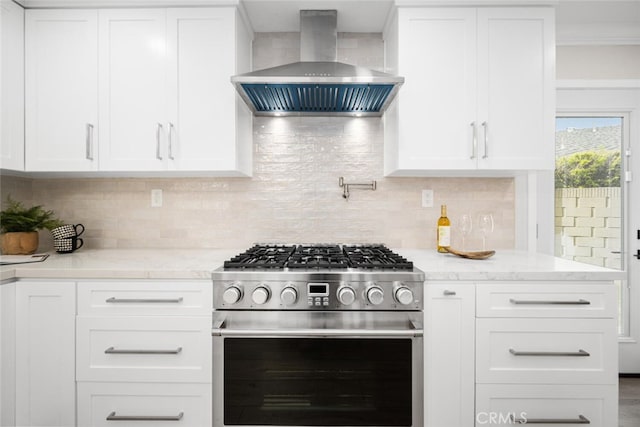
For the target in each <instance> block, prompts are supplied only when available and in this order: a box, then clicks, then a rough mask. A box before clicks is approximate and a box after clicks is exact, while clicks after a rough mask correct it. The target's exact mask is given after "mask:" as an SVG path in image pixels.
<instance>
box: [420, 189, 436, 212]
mask: <svg viewBox="0 0 640 427" xmlns="http://www.w3.org/2000/svg"><path fill="white" fill-rule="evenodd" d="M422 207H423V208H432V207H433V190H422Z"/></svg>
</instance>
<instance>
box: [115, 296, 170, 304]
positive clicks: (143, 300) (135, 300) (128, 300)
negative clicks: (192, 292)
mask: <svg viewBox="0 0 640 427" xmlns="http://www.w3.org/2000/svg"><path fill="white" fill-rule="evenodd" d="M105 302H110V303H160V304H163V303H174V304H180V303H181V302H182V297H180V298H164V299H163V298H158V299H153V298H116V297H111V298H107V299H106V300H105Z"/></svg>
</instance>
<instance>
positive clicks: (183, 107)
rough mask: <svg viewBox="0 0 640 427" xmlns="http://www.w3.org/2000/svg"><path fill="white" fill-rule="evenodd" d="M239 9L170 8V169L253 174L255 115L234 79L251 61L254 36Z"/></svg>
mask: <svg viewBox="0 0 640 427" xmlns="http://www.w3.org/2000/svg"><path fill="white" fill-rule="evenodd" d="M236 14H237V12H236V10H235V9H233V8H221V9H214V8H209V9H169V10H168V11H167V35H168V38H167V58H168V66H169V68H168V72H167V75H168V99H169V111H168V115H169V122H168V125H167V126H168V128H167V129H166V132H167V136H168V145H167V147H168V152H167V157H168V161H169V169H172V170H183V171H186V170H211V169H214V170H218V171H228V172H229V173H232V172H233V171H234V170H235V169H238V171H239V172H242V173H244V174H246V175H250V174H251V162H250V161H251V141H252V136H251V123H252V118H251V115H250V114H249V112H248V109H247V108H246V107H245V106H244V103H239V104H240V105H236V97H237V95H236V91H235V89H234V88H233V85H231V84H230V80H229V78H230V76H232V75H234V74H236V73H237V72H244V71H249V64H250V63H249V55H248V54H249V52H250V50H249V49H250V44H251V38H250V37H249V35H248V33H247V30H246V28H245V27H244V24H243V22H242V20H241V19H239V17H238V16H236ZM236 48H238V49H239V55H242V56H244V57H246V58H245V59H244V61H241V64H242V65H241V67H242V68H243V69H242V71H236V70H237V68H238V66H237V64H236ZM237 110H239V111H237ZM243 111H244V115H243V114H242V113H243ZM243 127H244V128H248V129H249V133H248V134H242V128H243ZM247 143H248V144H247ZM237 162H238V165H237V166H236V163H237Z"/></svg>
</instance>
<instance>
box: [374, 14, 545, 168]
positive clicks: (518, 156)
mask: <svg viewBox="0 0 640 427" xmlns="http://www.w3.org/2000/svg"><path fill="white" fill-rule="evenodd" d="M554 31H555V30H554V12H553V9H551V8H446V9H442V8H400V9H398V11H397V15H396V16H395V18H394V19H393V20H391V21H390V24H389V26H388V27H387V29H386V31H385V39H386V45H385V46H386V47H385V48H386V50H387V52H386V58H387V69H388V70H389V71H392V72H394V73H397V74H399V75H401V76H404V77H405V84H404V86H403V87H402V88H401V90H400V93H399V95H398V98H397V100H396V102H394V104H393V105H392V106H391V107H390V109H389V110H388V111H387V113H386V115H385V174H387V175H399V176H402V175H429V174H436V175H437V174H439V173H443V172H444V173H451V172H452V171H453V173H454V174H455V173H464V172H467V171H478V170H483V171H490V173H491V171H513V170H535V169H553V166H554V137H553V134H554V114H555V110H554V109H555V99H554V74H555V54H554V52H555V49H554Z"/></svg>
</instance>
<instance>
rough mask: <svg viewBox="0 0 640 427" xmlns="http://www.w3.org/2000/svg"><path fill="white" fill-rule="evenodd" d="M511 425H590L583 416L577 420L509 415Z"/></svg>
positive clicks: (579, 416)
mask: <svg viewBox="0 0 640 427" xmlns="http://www.w3.org/2000/svg"><path fill="white" fill-rule="evenodd" d="M511 423H512V424H591V421H589V419H588V418H587V417H585V416H584V415H578V418H516V417H514V416H513V415H511Z"/></svg>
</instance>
